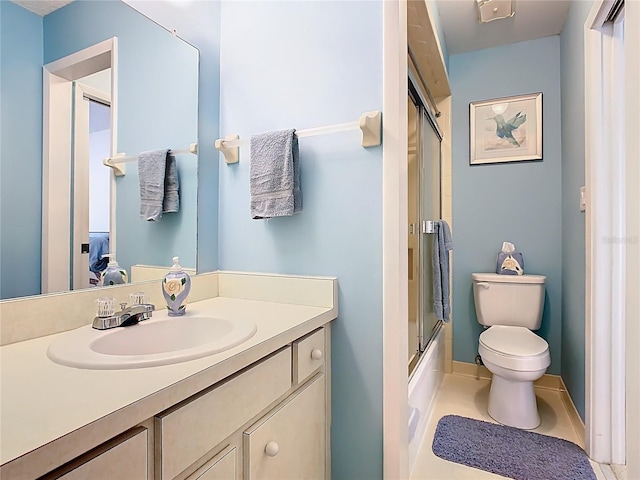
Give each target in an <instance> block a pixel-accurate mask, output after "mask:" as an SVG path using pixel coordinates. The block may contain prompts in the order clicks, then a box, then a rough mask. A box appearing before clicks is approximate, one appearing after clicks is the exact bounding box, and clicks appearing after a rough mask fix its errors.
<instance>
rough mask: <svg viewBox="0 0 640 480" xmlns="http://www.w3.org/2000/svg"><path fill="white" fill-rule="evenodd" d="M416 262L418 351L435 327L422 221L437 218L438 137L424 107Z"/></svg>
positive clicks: (428, 244)
mask: <svg viewBox="0 0 640 480" xmlns="http://www.w3.org/2000/svg"><path fill="white" fill-rule="evenodd" d="M420 135H421V141H420V146H421V148H420V160H421V161H420V166H421V171H420V219H421V235H420V252H421V255H420V257H421V258H420V263H421V265H422V268H421V269H420V270H421V282H420V283H421V293H422V295H421V298H422V302H421V308H420V310H421V329H420V330H421V335H420V351H424V350H425V348H426V346H427V345H428V343H429V341H430V339H431V337H432V335H433V333H434V331H435V328H436V327H437V326H438V320H437V319H436V316H435V313H434V310H433V262H432V259H433V242H434V238H435V237H434V234H432V233H427V228H426V225H427V224H426V222H428V221H435V220H440V217H441V211H440V144H441V140H442V137H441V136H440V134H439V133H438V130H437V128H436V127H435V124H434V121H433V120H432V119H431V117H430V116H429V114H428V112H427V110H426V109H424V108H422V109H421V116H420Z"/></svg>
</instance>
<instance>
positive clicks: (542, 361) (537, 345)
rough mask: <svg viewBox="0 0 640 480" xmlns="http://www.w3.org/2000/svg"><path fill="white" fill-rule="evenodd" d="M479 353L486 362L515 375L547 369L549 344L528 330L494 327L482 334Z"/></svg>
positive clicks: (549, 360)
mask: <svg viewBox="0 0 640 480" xmlns="http://www.w3.org/2000/svg"><path fill="white" fill-rule="evenodd" d="M478 352H479V353H480V356H481V357H482V360H483V361H484V362H491V363H493V364H495V365H497V366H499V367H502V368H506V369H509V370H515V371H523V372H528V371H535V370H540V369H546V368H547V367H548V366H549V365H550V364H551V356H550V355H549V344H547V342H546V341H545V340H544V339H543V338H541V337H539V336H538V335H536V334H535V333H533V332H532V331H531V330H529V329H527V328H524V327H511V326H505V325H494V326H492V327H490V328H488V329H487V330H485V331H484V332H482V334H480V341H479V346H478Z"/></svg>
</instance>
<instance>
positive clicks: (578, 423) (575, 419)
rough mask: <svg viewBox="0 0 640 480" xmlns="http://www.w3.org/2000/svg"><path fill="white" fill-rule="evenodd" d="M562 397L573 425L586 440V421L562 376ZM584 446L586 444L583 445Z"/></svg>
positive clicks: (579, 435) (579, 436)
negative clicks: (581, 416)
mask: <svg viewBox="0 0 640 480" xmlns="http://www.w3.org/2000/svg"><path fill="white" fill-rule="evenodd" d="M560 397H561V398H562V403H563V405H564V408H565V410H566V411H567V413H568V414H569V419H570V420H571V425H573V428H574V430H575V431H576V434H577V435H578V438H582V439H583V441H584V438H585V434H584V422H583V421H582V419H581V418H580V414H579V413H578V409H577V408H576V406H575V405H574V403H573V400H572V399H571V395H569V390H567V386H566V385H565V384H564V382H563V381H562V378H561V377H560ZM583 447H584V445H583Z"/></svg>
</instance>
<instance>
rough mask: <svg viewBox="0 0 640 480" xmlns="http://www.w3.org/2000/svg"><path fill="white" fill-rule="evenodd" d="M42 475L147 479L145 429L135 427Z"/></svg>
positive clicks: (78, 479)
mask: <svg viewBox="0 0 640 480" xmlns="http://www.w3.org/2000/svg"><path fill="white" fill-rule="evenodd" d="M43 479H46V480H50V479H51V480H52V479H62V480H87V479H91V480H146V479H147V429H146V428H143V427H137V428H135V429H133V430H130V431H129V432H127V433H124V434H122V435H120V436H118V437H116V438H114V439H113V440H110V441H109V442H107V443H105V444H103V445H101V446H100V447H97V448H95V449H94V450H91V451H90V452H88V453H86V454H84V455H82V456H81V457H79V458H78V459H76V460H73V461H72V462H69V463H68V464H67V465H64V466H62V467H60V468H59V469H57V470H55V471H53V472H51V473H49V474H48V475H45V476H44V477H43Z"/></svg>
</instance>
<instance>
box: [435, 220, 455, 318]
mask: <svg viewBox="0 0 640 480" xmlns="http://www.w3.org/2000/svg"><path fill="white" fill-rule="evenodd" d="M434 223H435V227H436V228H435V232H434V235H433V311H434V313H435V315H436V318H437V319H438V320H443V321H445V322H448V321H450V320H451V304H450V300H449V251H450V250H452V248H453V243H452V240H451V230H450V229H449V225H448V224H447V222H445V221H444V220H438V221H437V222H434Z"/></svg>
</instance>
